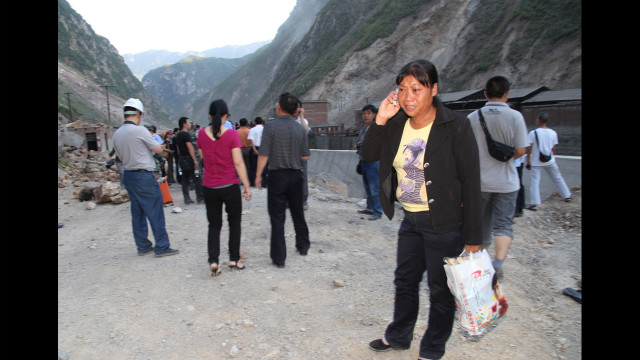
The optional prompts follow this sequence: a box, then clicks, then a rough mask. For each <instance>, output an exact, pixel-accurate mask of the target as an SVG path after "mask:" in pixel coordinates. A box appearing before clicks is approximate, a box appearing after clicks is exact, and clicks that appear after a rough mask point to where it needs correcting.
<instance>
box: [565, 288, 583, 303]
mask: <svg viewBox="0 0 640 360" xmlns="http://www.w3.org/2000/svg"><path fill="white" fill-rule="evenodd" d="M562 293H563V294H565V295H567V296H568V297H570V298H572V299H573V300H575V301H577V302H578V304H582V290H575V289H572V288H565V289H563V290H562Z"/></svg>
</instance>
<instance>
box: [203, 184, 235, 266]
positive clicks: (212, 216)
mask: <svg viewBox="0 0 640 360" xmlns="http://www.w3.org/2000/svg"><path fill="white" fill-rule="evenodd" d="M204 203H205V206H206V208H207V219H208V220H209V233H208V235H207V250H208V253H209V264H212V263H216V264H218V263H219V261H218V260H219V256H220V229H222V205H224V207H225V211H226V212H227V221H228V222H229V261H238V260H240V231H241V230H240V224H241V220H242V193H241V192H240V185H238V184H233V185H231V186H227V187H224V188H220V189H212V188H208V187H206V186H204Z"/></svg>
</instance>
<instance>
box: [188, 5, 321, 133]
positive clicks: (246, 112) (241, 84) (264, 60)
mask: <svg viewBox="0 0 640 360" xmlns="http://www.w3.org/2000/svg"><path fill="white" fill-rule="evenodd" d="M327 1H328V0H307V1H298V2H297V3H296V6H295V7H294V8H293V10H292V11H291V14H290V15H289V18H288V19H287V21H285V22H284V23H283V24H282V25H281V26H280V28H279V29H278V33H277V34H276V37H275V38H274V39H273V41H271V42H270V43H269V44H268V45H265V46H263V47H262V48H260V50H258V51H257V52H256V54H255V56H254V57H252V58H251V60H249V62H247V63H246V64H245V65H244V66H242V67H241V68H240V69H239V70H238V71H236V72H235V73H233V74H232V75H231V76H229V77H228V78H226V79H225V80H224V81H222V82H221V83H220V84H219V85H217V86H216V87H215V88H213V89H212V90H211V91H209V92H207V93H206V94H205V95H203V96H202V97H200V98H199V99H198V100H196V101H195V102H194V103H193V104H191V106H189V107H188V108H187V109H185V114H186V115H185V116H189V117H191V121H192V122H193V123H197V124H200V125H207V124H208V123H209V119H208V111H209V104H210V103H211V101H213V100H215V99H219V98H222V99H224V100H225V101H226V102H227V104H229V111H230V112H231V114H232V119H231V120H232V121H234V122H235V121H237V120H238V119H240V118H242V117H246V118H251V119H252V118H253V117H254V115H253V114H254V113H252V109H253V107H254V105H255V103H256V101H257V100H258V99H260V98H261V97H262V96H263V94H264V93H265V91H267V88H268V86H269V84H270V83H271V82H272V81H274V77H275V74H276V71H277V69H278V66H279V65H280V61H281V60H282V57H283V56H284V55H285V54H287V53H288V52H289V51H290V50H291V48H292V47H294V46H295V45H296V44H297V43H298V42H299V41H300V40H301V39H302V38H303V37H304V35H305V34H306V33H307V31H308V30H309V28H311V26H312V25H313V24H314V22H315V21H316V14H317V13H318V12H319V11H320V9H321V8H322V7H323V6H324V4H325V3H326V2H327ZM278 95H279V94H271V95H270V98H271V99H273V100H274V101H275V99H276V98H277V96H278Z"/></svg>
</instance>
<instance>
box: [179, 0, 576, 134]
mask: <svg viewBox="0 0 640 360" xmlns="http://www.w3.org/2000/svg"><path fill="white" fill-rule="evenodd" d="M313 5H314V6H315V8H317V9H318V11H316V12H315V13H314V12H312V11H311V10H307V11H306V13H304V12H303V11H301V10H302V5H301V4H300V3H298V4H297V5H296V8H294V11H293V12H292V14H291V16H290V17H289V19H288V20H287V22H285V24H283V26H282V27H281V28H280V30H279V31H278V34H277V36H276V38H275V39H274V40H273V41H272V43H271V44H269V45H268V46H265V47H264V48H263V49H261V50H260V52H259V53H258V54H256V56H255V57H254V58H253V59H252V60H251V61H249V62H248V63H247V64H246V65H245V66H243V67H242V68H241V69H239V70H238V71H237V72H236V73H234V74H233V75H231V76H230V77H229V78H228V79H226V80H225V81H223V82H222V83H220V84H219V85H218V86H216V87H215V88H214V89H212V90H211V91H210V92H209V93H207V94H205V95H204V96H203V97H202V98H200V99H198V100H197V101H196V102H195V103H194V104H193V105H192V106H191V107H190V108H189V109H188V111H190V112H192V114H193V116H192V117H193V118H197V119H206V110H207V106H208V103H209V102H210V101H211V100H213V99H215V98H223V99H225V100H226V101H227V102H228V103H229V105H230V107H231V109H232V110H231V112H232V114H233V115H234V117H235V116H237V117H236V118H238V117H247V118H251V117H254V116H257V115H260V116H267V114H268V112H269V109H270V108H271V107H272V106H273V102H274V101H275V100H276V98H277V96H278V94H280V93H282V92H284V91H291V92H293V93H294V94H296V95H298V96H300V97H301V98H302V99H303V100H305V99H308V100H316V99H324V100H327V101H328V106H329V108H328V117H329V121H330V122H333V123H337V124H344V125H345V127H346V128H349V127H351V126H352V123H353V111H354V110H356V109H360V108H362V106H364V105H365V103H366V102H367V101H368V102H377V101H379V100H380V99H382V98H383V97H384V96H386V94H388V92H389V91H391V90H393V89H394V88H395V76H396V74H397V72H398V71H399V69H400V68H401V67H402V66H403V65H404V64H406V63H407V62H409V61H411V60H414V59H417V58H424V59H428V60H430V61H432V62H433V63H434V64H436V67H437V68H438V71H439V74H440V79H439V81H440V84H439V86H440V92H443V93H444V92H454V91H462V90H469V89H477V88H482V87H483V86H484V83H485V82H486V80H487V79H488V78H489V77H491V76H493V75H504V76H506V77H507V78H509V80H510V81H511V82H512V86H513V87H514V88H518V87H519V88H524V87H534V86H540V85H544V86H547V87H549V88H550V89H553V90H560V89H567V88H579V87H581V86H582V76H581V69H582V65H581V63H582V50H581V34H582V31H581V3H580V1H578V0H568V1H564V0H504V1H501V0H456V1H451V0H431V1H420V0H368V1H364V0H328V1H316V2H313ZM311 14H313V16H311ZM316 14H317V15H316ZM309 19H313V22H312V24H310V25H309V24H308V23H304V22H303V21H309ZM295 24H300V25H301V26H300V27H299V29H306V30H305V31H304V33H302V34H300V33H296V34H295V36H292V34H291V33H290V32H291V31H292V29H293V28H294V26H295ZM299 29H298V30H299ZM205 121H206V120H205ZM200 123H201V124H202V123H203V121H201V122H200Z"/></svg>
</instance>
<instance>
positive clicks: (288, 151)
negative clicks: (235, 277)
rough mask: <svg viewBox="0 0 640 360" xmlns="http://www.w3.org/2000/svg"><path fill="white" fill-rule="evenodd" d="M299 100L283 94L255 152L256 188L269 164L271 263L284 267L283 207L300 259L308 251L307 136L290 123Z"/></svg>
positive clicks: (268, 195)
mask: <svg viewBox="0 0 640 360" xmlns="http://www.w3.org/2000/svg"><path fill="white" fill-rule="evenodd" d="M299 103H300V100H298V98H297V97H295V96H293V95H291V94H289V93H284V94H282V95H280V99H279V101H278V103H277V104H276V115H277V116H276V118H275V119H273V120H271V121H269V122H268V123H267V124H266V125H265V126H264V129H263V132H262V143H261V145H260V150H259V152H258V167H257V169H256V180H255V184H256V187H258V189H262V176H261V174H262V170H263V169H264V168H265V166H266V165H267V161H268V164H269V165H268V168H267V170H268V177H269V187H268V188H267V208H268V211H269V217H270V218H271V261H272V262H273V264H274V265H276V266H278V267H284V262H285V259H286V257H287V248H286V243H285V240H284V221H285V218H286V213H285V211H286V204H287V203H288V204H289V209H290V211H291V218H292V220H293V227H294V229H295V231H296V248H297V249H298V252H299V253H300V255H307V251H308V250H309V246H310V242H309V229H308V227H307V223H306V221H305V219H304V208H303V204H302V203H303V184H304V174H303V172H302V160H308V159H309V155H310V152H309V145H308V139H307V132H306V130H305V128H304V126H302V125H301V124H299V123H297V122H296V121H295V120H294V119H293V115H294V114H296V112H297V110H298V104H299Z"/></svg>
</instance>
